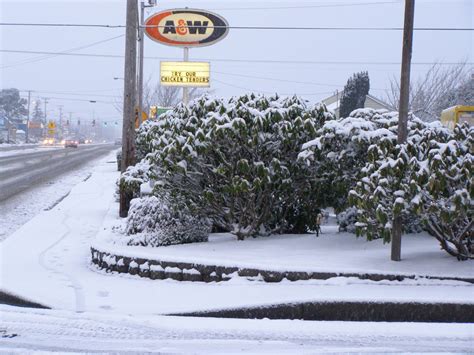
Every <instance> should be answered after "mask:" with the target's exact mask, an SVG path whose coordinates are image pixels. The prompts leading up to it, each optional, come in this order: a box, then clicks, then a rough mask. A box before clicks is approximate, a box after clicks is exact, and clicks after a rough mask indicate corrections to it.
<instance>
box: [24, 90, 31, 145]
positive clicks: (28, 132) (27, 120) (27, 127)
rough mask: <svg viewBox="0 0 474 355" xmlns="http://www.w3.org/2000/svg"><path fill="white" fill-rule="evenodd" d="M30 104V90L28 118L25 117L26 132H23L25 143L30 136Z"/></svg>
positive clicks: (29, 91) (29, 92)
mask: <svg viewBox="0 0 474 355" xmlns="http://www.w3.org/2000/svg"><path fill="white" fill-rule="evenodd" d="M30 102H31V90H28V116H27V117H26V132H25V143H28V142H29V138H30V137H29V135H30Z"/></svg>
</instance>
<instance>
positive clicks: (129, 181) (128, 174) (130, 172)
mask: <svg viewBox="0 0 474 355" xmlns="http://www.w3.org/2000/svg"><path fill="white" fill-rule="evenodd" d="M149 173H150V164H149V163H148V162H147V161H146V160H142V161H140V162H138V163H137V164H136V165H131V166H129V167H128V168H127V170H125V171H124V172H123V173H122V175H120V179H119V182H118V187H119V188H123V189H124V191H125V193H128V194H130V196H132V197H133V198H135V197H139V196H140V186H141V185H142V184H143V183H145V182H148V181H149V180H150V178H149Z"/></svg>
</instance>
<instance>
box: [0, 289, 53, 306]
mask: <svg viewBox="0 0 474 355" xmlns="http://www.w3.org/2000/svg"><path fill="white" fill-rule="evenodd" d="M0 304H7V305H9V306H17V307H26V308H39V309H50V307H47V306H44V305H42V304H40V303H36V302H33V301H29V300H26V299H24V298H22V297H19V296H16V295H12V294H10V293H8V292H5V291H0Z"/></svg>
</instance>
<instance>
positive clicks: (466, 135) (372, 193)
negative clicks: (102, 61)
mask: <svg viewBox="0 0 474 355" xmlns="http://www.w3.org/2000/svg"><path fill="white" fill-rule="evenodd" d="M473 143H474V128H472V127H471V128H469V127H468V126H467V125H465V126H459V125H458V126H457V127H456V128H455V130H454V132H450V131H448V130H447V129H445V128H443V127H441V126H439V123H434V124H431V125H426V126H425V127H424V128H423V129H420V130H415V131H410V134H409V136H408V139H407V143H406V144H402V145H397V144H396V142H394V141H391V140H389V141H381V142H380V143H379V144H374V145H372V146H371V147H370V148H369V161H368V163H367V164H366V166H365V167H364V168H363V169H362V171H361V172H362V176H361V179H360V181H359V182H358V183H357V185H356V187H355V188H354V190H353V191H351V193H350V198H351V202H352V203H353V204H355V205H356V206H357V207H358V208H359V210H360V211H361V213H359V215H358V220H359V222H358V224H357V227H358V228H357V233H358V234H359V235H361V234H364V235H366V236H367V238H368V239H373V238H378V237H383V238H384V241H390V237H391V229H392V225H391V223H392V220H393V218H394V217H396V216H401V217H402V219H403V220H405V221H407V220H410V219H411V218H412V217H411V216H413V215H415V214H416V215H418V216H419V218H420V219H421V220H422V221H423V222H424V224H425V226H426V228H427V229H428V231H429V232H430V233H431V234H432V235H433V236H434V237H435V238H436V239H438V241H439V242H440V244H441V247H442V248H443V249H444V250H446V251H447V252H448V253H450V254H451V255H454V256H457V257H458V258H459V259H466V258H473V256H474V247H473V245H474V236H473V232H472V229H473V221H472V216H473V214H474V206H473V198H474V191H473V189H474V188H473V186H474V185H473V175H472V167H473V163H474V159H473V150H474V145H473ZM406 225H407V223H404V224H403V227H404V230H405V231H407V230H406Z"/></svg>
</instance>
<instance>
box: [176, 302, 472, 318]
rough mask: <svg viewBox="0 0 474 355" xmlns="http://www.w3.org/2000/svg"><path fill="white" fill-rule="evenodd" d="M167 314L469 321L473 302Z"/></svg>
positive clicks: (280, 306)
mask: <svg viewBox="0 0 474 355" xmlns="http://www.w3.org/2000/svg"><path fill="white" fill-rule="evenodd" d="M169 315H170V316H186V317H215V318H243V319H262V318H268V319H301V320H318V321H364V322H442V323H473V322H474V304H456V303H414V302H409V303H395V302H344V301H340V302H333V301H331V302H305V303H288V304H278V305H271V306H260V307H249V308H233V309H222V310H215V311H204V312H190V313H179V314H169Z"/></svg>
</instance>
